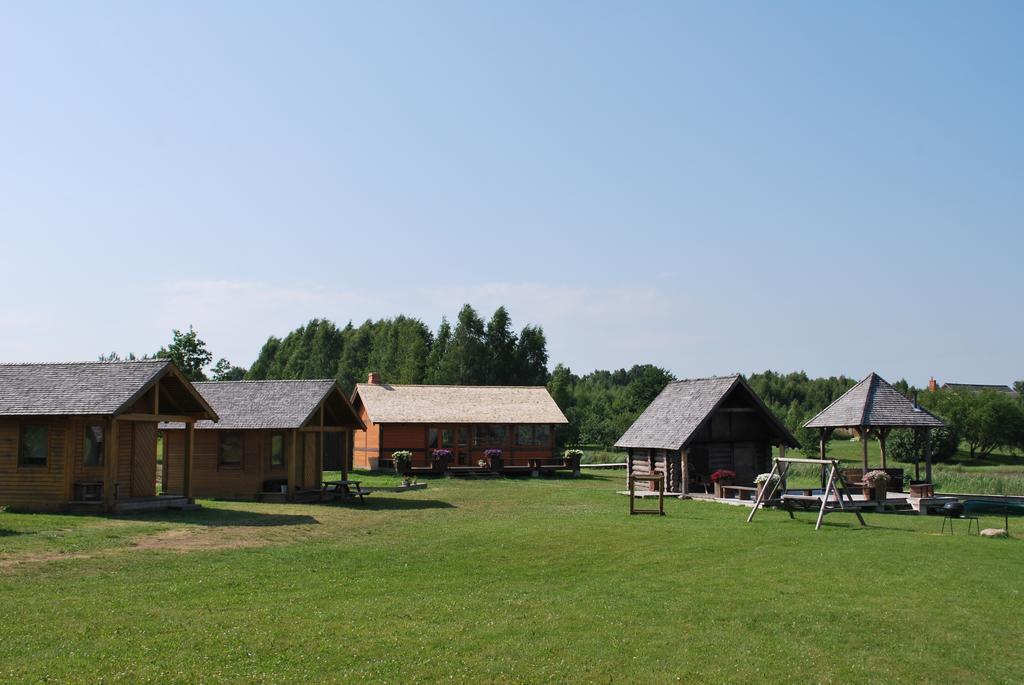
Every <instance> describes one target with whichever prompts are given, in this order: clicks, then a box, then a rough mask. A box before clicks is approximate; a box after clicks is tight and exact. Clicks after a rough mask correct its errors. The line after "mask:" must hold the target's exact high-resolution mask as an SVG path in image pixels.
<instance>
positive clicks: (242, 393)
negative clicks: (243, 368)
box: [161, 379, 363, 500]
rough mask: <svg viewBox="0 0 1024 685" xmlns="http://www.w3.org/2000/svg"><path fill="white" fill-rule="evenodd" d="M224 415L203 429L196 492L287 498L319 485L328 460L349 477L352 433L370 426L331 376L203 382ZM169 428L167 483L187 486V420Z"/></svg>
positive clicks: (198, 437)
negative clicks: (185, 422) (314, 378)
mask: <svg viewBox="0 0 1024 685" xmlns="http://www.w3.org/2000/svg"><path fill="white" fill-rule="evenodd" d="M195 386H196V389H197V390H198V391H199V393H200V394H201V395H202V396H203V397H204V398H205V399H206V401H207V402H209V403H210V406H212V407H214V408H215V409H216V411H217V414H218V415H219V416H220V421H218V422H217V423H212V422H209V421H200V422H198V423H197V424H196V427H195V428H196V430H195V456H194V460H193V466H192V483H191V485H192V496H194V497H223V498H231V499H286V500H292V499H296V498H299V499H301V498H302V497H303V493H307V492H308V493H313V492H314V491H319V490H320V488H321V486H322V485H323V472H324V465H325V464H329V465H331V466H336V467H337V470H339V471H341V472H342V475H343V477H344V475H345V473H346V472H347V470H348V463H349V460H350V458H351V454H352V434H353V431H354V430H357V429H361V428H363V422H362V421H360V420H359V417H358V416H357V415H356V412H355V410H353V408H352V405H351V404H350V403H349V400H348V398H347V397H346V396H345V393H344V392H342V390H341V388H340V387H339V386H338V384H337V382H336V381H334V380H331V379H326V380H273V381H211V382H203V383H196V384H195ZM161 429H162V430H163V431H164V440H165V443H164V444H165V452H164V455H165V458H164V483H166V488H167V490H169V491H170V492H181V489H182V487H183V483H182V475H183V472H184V468H183V466H184V464H183V456H184V447H185V431H184V426H182V425H179V424H167V425H163V426H161Z"/></svg>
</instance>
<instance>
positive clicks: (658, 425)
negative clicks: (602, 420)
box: [615, 375, 797, 450]
mask: <svg viewBox="0 0 1024 685" xmlns="http://www.w3.org/2000/svg"><path fill="white" fill-rule="evenodd" d="M737 387H743V388H744V389H746V390H747V392H748V393H749V394H750V397H751V398H753V400H754V403H755V404H756V406H757V407H758V408H759V409H760V410H761V411H762V413H763V414H764V416H765V417H766V418H767V419H768V420H769V422H771V423H772V424H773V425H774V426H775V427H776V429H777V430H778V431H779V434H780V435H781V436H782V437H783V438H784V439H785V440H786V443H787V444H788V445H790V446H795V445H796V444H797V442H796V439H795V438H793V436H792V435H791V434H790V432H789V431H788V430H786V427H785V426H783V425H782V424H781V423H779V421H778V419H777V418H775V415H774V414H772V413H771V411H770V410H769V409H768V408H767V407H766V406H765V405H764V403H763V402H762V401H761V399H760V398H759V397H758V396H757V394H756V393H755V392H754V391H753V390H751V389H750V386H748V385H747V383H746V381H744V380H743V378H742V377H741V376H739V375H733V376H715V377H713V378H690V379H686V380H680V381H674V382H672V383H669V384H668V385H666V386H665V389H664V390H662V391H661V393H659V395H658V396H657V397H656V398H654V401H653V402H651V404H650V405H649V406H648V407H647V409H645V410H644V412H643V413H642V414H640V416H639V417H638V418H637V420H636V421H634V422H633V425H632V426H630V427H629V429H628V430H627V431H626V432H625V433H623V435H622V437H621V438H619V440H618V441H617V442H616V443H615V446H616V447H627V448H628V447H642V448H647V449H665V450H678V449H682V448H683V447H685V446H686V445H687V444H688V443H689V441H690V439H691V438H693V436H694V434H695V433H696V432H697V430H698V429H699V428H700V427H701V425H702V424H703V423H704V422H705V421H706V420H707V419H708V417H710V416H711V414H712V413H713V412H714V411H715V409H716V408H717V407H718V406H719V405H720V404H721V403H722V401H723V400H725V398H726V397H728V396H729V394H730V393H731V392H732V391H733V389H734V388H737Z"/></svg>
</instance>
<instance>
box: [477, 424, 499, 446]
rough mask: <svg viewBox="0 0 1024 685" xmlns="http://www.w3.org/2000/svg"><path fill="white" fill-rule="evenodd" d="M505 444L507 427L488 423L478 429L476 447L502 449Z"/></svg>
mask: <svg viewBox="0 0 1024 685" xmlns="http://www.w3.org/2000/svg"><path fill="white" fill-rule="evenodd" d="M504 444H505V426H503V425H501V424H500V423H486V424H482V425H479V426H477V427H476V431H475V434H474V436H473V446H474V447H502V446H504Z"/></svg>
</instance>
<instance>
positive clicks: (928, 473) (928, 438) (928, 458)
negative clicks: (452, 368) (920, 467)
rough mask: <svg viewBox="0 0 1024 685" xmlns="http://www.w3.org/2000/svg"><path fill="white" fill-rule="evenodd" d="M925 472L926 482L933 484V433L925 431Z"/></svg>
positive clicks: (927, 429) (928, 430) (929, 430)
mask: <svg viewBox="0 0 1024 685" xmlns="http://www.w3.org/2000/svg"><path fill="white" fill-rule="evenodd" d="M924 472H925V480H927V481H928V482H929V483H931V482H932V431H931V429H930V428H925V429H924Z"/></svg>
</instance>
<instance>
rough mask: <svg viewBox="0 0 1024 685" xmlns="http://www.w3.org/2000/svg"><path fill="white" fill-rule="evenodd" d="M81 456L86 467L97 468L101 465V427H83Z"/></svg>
mask: <svg viewBox="0 0 1024 685" xmlns="http://www.w3.org/2000/svg"><path fill="white" fill-rule="evenodd" d="M82 455H83V461H84V462H85V465H86V466H99V465H101V464H102V463H103V426H86V427H85V446H84V449H83V450H82Z"/></svg>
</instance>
